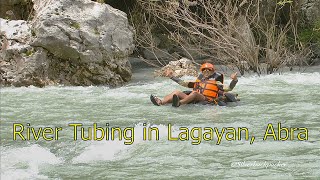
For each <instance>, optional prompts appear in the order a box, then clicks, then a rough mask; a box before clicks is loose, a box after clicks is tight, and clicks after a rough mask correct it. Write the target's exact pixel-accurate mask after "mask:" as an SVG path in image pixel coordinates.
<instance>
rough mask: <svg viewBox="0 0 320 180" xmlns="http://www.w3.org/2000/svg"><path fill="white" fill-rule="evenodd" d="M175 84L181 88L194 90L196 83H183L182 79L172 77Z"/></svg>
mask: <svg viewBox="0 0 320 180" xmlns="http://www.w3.org/2000/svg"><path fill="white" fill-rule="evenodd" d="M170 79H172V80H173V81H174V82H176V83H178V84H179V85H181V86H184V87H187V88H193V86H194V82H189V81H183V80H181V79H180V78H177V77H175V76H172V77H170Z"/></svg>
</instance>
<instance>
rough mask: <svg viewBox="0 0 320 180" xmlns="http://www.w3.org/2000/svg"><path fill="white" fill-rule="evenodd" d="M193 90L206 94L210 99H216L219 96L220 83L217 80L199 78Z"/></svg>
mask: <svg viewBox="0 0 320 180" xmlns="http://www.w3.org/2000/svg"><path fill="white" fill-rule="evenodd" d="M193 90H194V91H197V92H198V93H200V94H202V95H204V96H205V97H206V98H207V99H208V100H209V101H214V100H215V99H216V98H217V97H218V91H219V88H218V85H217V81H216V80H210V79H209V80H202V81H201V80H199V79H197V80H196V82H195V83H194V86H193Z"/></svg>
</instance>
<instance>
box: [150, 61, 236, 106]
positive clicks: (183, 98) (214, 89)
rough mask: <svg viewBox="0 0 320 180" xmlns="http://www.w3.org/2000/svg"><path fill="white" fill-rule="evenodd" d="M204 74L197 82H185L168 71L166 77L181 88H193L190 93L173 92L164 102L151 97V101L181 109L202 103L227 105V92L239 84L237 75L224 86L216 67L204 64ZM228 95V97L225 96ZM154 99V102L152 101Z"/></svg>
mask: <svg viewBox="0 0 320 180" xmlns="http://www.w3.org/2000/svg"><path fill="white" fill-rule="evenodd" d="M200 71H201V72H202V73H200V74H199V76H198V78H197V79H196V81H195V82H189V81H183V80H181V79H179V78H177V77H175V76H173V72H172V71H167V72H166V75H167V76H168V77H170V79H172V80H173V81H175V82H177V83H178V84H180V85H181V86H184V87H188V88H193V91H190V92H186V91H184V92H181V91H179V90H176V91H173V92H172V93H170V94H169V95H167V96H165V97H164V98H163V100H161V99H159V98H157V97H155V96H153V95H151V97H150V98H151V101H152V102H153V104H155V105H158V106H159V105H164V104H167V103H171V102H172V106H174V107H179V106H180V105H181V104H188V103H202V104H219V105H222V106H223V105H226V103H225V99H226V97H228V95H231V94H227V93H225V92H227V91H231V90H232V89H233V88H234V87H235V86H236V84H237V82H238V79H237V73H233V74H232V75H231V79H232V81H231V82H230V85H229V86H224V85H223V74H220V73H218V72H215V69H214V65H213V64H211V63H204V64H202V66H201V67H200ZM225 95H227V96H225ZM152 99H153V100H152Z"/></svg>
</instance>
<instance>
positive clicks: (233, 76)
mask: <svg viewBox="0 0 320 180" xmlns="http://www.w3.org/2000/svg"><path fill="white" fill-rule="evenodd" d="M237 74H238V73H237V72H235V73H233V74H231V76H230V77H231V79H232V80H238V77H237Z"/></svg>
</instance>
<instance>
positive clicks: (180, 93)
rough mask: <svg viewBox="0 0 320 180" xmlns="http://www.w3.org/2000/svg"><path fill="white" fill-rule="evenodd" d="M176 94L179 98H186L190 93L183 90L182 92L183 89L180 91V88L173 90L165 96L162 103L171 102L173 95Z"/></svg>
mask: <svg viewBox="0 0 320 180" xmlns="http://www.w3.org/2000/svg"><path fill="white" fill-rule="evenodd" d="M174 94H176V95H177V96H178V97H179V99H184V98H186V97H187V96H188V95H186V94H185V93H183V92H181V91H179V90H175V91H173V92H172V93H170V94H168V95H166V96H165V97H164V98H163V100H162V103H161V104H162V105H164V104H167V103H171V102H172V96H173V95H174Z"/></svg>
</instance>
